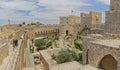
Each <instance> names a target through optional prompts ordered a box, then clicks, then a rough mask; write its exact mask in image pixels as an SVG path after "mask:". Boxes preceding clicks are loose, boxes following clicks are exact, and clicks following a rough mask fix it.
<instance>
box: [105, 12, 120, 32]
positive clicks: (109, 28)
mask: <svg viewBox="0 0 120 70" xmlns="http://www.w3.org/2000/svg"><path fill="white" fill-rule="evenodd" d="M119 18H120V11H108V12H106V24H105V31H106V32H107V33H113V34H120V26H119V25H120V19H119Z"/></svg>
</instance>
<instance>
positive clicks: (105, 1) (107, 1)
mask: <svg viewBox="0 0 120 70" xmlns="http://www.w3.org/2000/svg"><path fill="white" fill-rule="evenodd" d="M98 1H99V2H101V3H103V4H106V5H110V0H98Z"/></svg>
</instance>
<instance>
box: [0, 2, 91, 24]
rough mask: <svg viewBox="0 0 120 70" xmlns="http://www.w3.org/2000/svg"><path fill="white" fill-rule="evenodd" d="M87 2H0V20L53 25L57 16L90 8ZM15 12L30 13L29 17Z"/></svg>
mask: <svg viewBox="0 0 120 70" xmlns="http://www.w3.org/2000/svg"><path fill="white" fill-rule="evenodd" d="M88 2H89V0H8V1H5V0H0V15H1V16H2V17H0V19H1V20H5V19H11V20H14V21H18V22H20V21H21V22H22V21H27V22H31V21H38V20H40V22H41V21H42V22H46V23H49V22H50V23H52V22H53V23H55V22H56V20H58V19H59V16H65V15H70V14H71V10H74V11H77V12H78V11H80V8H81V7H83V6H92V5H91V4H89V3H88ZM1 8H2V9H1ZM78 9H79V10H78ZM17 10H23V11H30V13H29V16H26V15H24V14H23V13H20V12H19V13H18V12H16V11H17ZM77 14H79V13H77ZM50 20H51V21H50ZM54 21H55V22H54Z"/></svg>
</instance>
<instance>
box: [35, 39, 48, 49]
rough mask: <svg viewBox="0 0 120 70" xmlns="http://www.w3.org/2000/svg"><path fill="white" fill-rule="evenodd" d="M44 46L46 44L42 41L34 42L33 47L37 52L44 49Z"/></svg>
mask: <svg viewBox="0 0 120 70" xmlns="http://www.w3.org/2000/svg"><path fill="white" fill-rule="evenodd" d="M45 44H46V42H45V41H44V40H43V39H37V40H35V46H36V47H37V50H43V49H45Z"/></svg>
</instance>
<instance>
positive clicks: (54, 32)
mask: <svg viewBox="0 0 120 70" xmlns="http://www.w3.org/2000/svg"><path fill="white" fill-rule="evenodd" d="M58 36H59V25H42V26H36V27H34V28H32V29H31V30H30V31H29V37H30V38H31V39H34V38H36V37H48V38H52V37H58Z"/></svg>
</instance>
